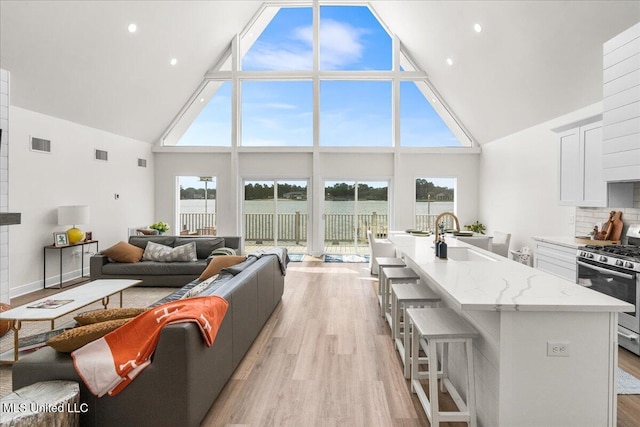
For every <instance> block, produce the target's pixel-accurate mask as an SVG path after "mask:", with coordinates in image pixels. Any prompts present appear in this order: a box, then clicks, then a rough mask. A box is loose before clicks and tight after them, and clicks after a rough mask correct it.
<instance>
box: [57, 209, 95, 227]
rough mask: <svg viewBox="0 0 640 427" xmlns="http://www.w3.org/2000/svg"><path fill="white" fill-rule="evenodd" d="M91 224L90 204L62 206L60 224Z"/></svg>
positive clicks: (59, 213) (59, 212)
mask: <svg viewBox="0 0 640 427" xmlns="http://www.w3.org/2000/svg"><path fill="white" fill-rule="evenodd" d="M81 224H89V206H84V205H81V206H60V207H59V208H58V225H81Z"/></svg>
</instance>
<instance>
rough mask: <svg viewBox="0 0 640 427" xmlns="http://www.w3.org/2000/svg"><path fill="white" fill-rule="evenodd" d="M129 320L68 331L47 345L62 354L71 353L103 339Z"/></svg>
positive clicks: (112, 321)
mask: <svg viewBox="0 0 640 427" xmlns="http://www.w3.org/2000/svg"><path fill="white" fill-rule="evenodd" d="M129 320H130V319H118V320H109V321H107V322H100V323H93V324H91V325H86V326H80V327H77V328H73V329H67V330H66V331H64V332H63V333H61V334H59V335H56V336H55V337H53V338H51V339H50V340H49V341H47V345H48V346H50V347H53V348H54V349H55V350H56V351H59V352H61V353H71V352H72V351H74V350H77V349H79V348H80V347H82V346H83V345H85V344H89V343H90V342H91V341H95V340H97V339H98V338H102V337H103V336H105V335H107V334H108V333H109V332H111V331H114V330H115V329H117V328H119V327H120V326H122V325H124V324H125V323H127V322H128V321H129Z"/></svg>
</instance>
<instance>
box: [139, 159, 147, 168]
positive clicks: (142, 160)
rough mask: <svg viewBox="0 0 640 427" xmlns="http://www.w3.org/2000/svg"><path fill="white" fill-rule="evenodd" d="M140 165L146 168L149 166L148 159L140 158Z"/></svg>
mask: <svg viewBox="0 0 640 427" xmlns="http://www.w3.org/2000/svg"><path fill="white" fill-rule="evenodd" d="M138 166H140V167H141V168H146V167H147V159H138Z"/></svg>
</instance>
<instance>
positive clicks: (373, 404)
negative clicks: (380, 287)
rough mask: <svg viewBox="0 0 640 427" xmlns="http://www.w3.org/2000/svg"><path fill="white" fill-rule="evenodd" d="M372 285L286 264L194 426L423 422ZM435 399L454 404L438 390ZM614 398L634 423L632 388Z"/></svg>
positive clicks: (634, 364) (638, 369)
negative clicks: (276, 296)
mask: <svg viewBox="0 0 640 427" xmlns="http://www.w3.org/2000/svg"><path fill="white" fill-rule="evenodd" d="M376 289H377V281H376V279H375V278H373V277H371V276H369V274H368V272H367V269H366V264H347V263H345V264H333V263H321V262H303V263H290V264H289V268H288V271H287V277H286V285H285V294H284V296H283V301H282V303H281V304H280V305H279V306H278V307H277V308H276V311H275V312H274V314H273V316H272V317H271V318H270V319H269V321H268V322H267V324H266V326H265V328H264V329H263V331H262V333H261V334H260V336H259V337H258V339H257V341H256V342H255V344H254V345H253V347H252V348H251V349H250V351H249V353H248V354H247V356H246V357H245V359H244V360H243V362H242V363H241V364H240V366H239V368H238V370H237V371H236V372H235V374H234V375H233V377H232V378H231V380H230V381H229V383H228V384H227V386H226V387H225V388H224V390H223V391H222V393H221V395H220V396H219V397H218V399H217V400H216V402H215V403H214V405H213V407H212V408H211V410H210V411H209V413H208V415H207V417H206V418H205V420H204V421H203V423H202V425H203V426H206V427H214V426H231V425H234V426H237V425H252V426H257V425H260V426H301V425H304V426H314V425H315V426H338V425H340V426H427V425H429V423H428V420H427V418H426V416H425V414H424V411H423V410H422V408H421V407H420V404H419V402H418V400H417V398H416V397H415V395H411V393H410V392H409V387H408V381H405V379H404V378H403V376H402V371H401V369H400V366H401V364H400V360H399V358H398V356H397V352H395V351H394V349H393V347H392V343H391V339H390V331H389V327H388V326H387V324H386V322H384V321H383V320H382V318H381V317H380V316H379V315H378V303H377V299H376V297H375V295H376ZM620 366H622V367H623V369H625V370H627V372H630V373H632V374H633V375H635V376H636V377H638V378H640V358H639V357H637V356H636V355H634V354H632V353H630V352H627V351H626V350H624V349H620ZM440 399H441V401H444V402H445V405H444V409H445V410H454V407H453V406H452V405H453V403H452V401H451V399H450V397H449V396H448V395H443V394H440ZM618 402H619V403H618V405H619V406H618V407H619V410H618V413H619V415H618V425H619V426H636V427H637V426H638V425H639V423H640V421H639V420H640V395H629V396H619V398H618ZM443 425H444V426H447V427H451V426H456V427H457V426H460V425H465V426H466V424H465V423H462V424H460V423H448V424H447V423H445V424H443Z"/></svg>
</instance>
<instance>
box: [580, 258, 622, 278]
mask: <svg viewBox="0 0 640 427" xmlns="http://www.w3.org/2000/svg"><path fill="white" fill-rule="evenodd" d="M576 262H577V263H578V265H581V266H583V267H586V268H590V269H592V270H595V271H597V272H599V273H603V274H608V275H610V276H617V277H622V278H623V279H629V280H633V276H632V275H631V274H625V273H619V272H617V271H613V270H607V269H606V268H602V267H596V266H595V265H591V264H587V263H586V262H582V261H576Z"/></svg>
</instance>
